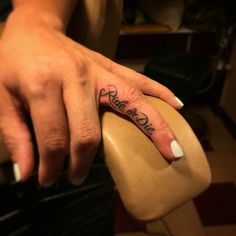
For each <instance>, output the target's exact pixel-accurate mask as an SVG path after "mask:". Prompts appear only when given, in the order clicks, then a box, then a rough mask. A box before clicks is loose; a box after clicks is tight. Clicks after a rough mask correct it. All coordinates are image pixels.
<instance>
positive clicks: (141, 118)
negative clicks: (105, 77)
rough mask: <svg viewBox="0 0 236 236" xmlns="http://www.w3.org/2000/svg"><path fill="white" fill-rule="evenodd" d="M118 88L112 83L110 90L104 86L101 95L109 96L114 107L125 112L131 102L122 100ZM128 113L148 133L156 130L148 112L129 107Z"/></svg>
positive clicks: (109, 86)
mask: <svg viewBox="0 0 236 236" xmlns="http://www.w3.org/2000/svg"><path fill="white" fill-rule="evenodd" d="M117 94H118V90H117V88H116V86H114V85H112V84H110V85H108V91H106V89H104V88H102V89H101V90H100V97H105V96H108V99H109V103H110V105H111V106H112V107H113V108H116V109H119V110H120V111H122V112H124V110H125V108H126V105H127V104H128V103H129V102H128V101H126V100H124V101H122V100H120V99H119V97H118V96H117ZM126 114H127V115H128V116H130V118H132V120H133V121H134V122H135V123H136V124H137V125H138V126H139V127H140V128H142V129H144V130H145V131H146V133H147V134H149V135H152V134H153V132H154V131H155V128H153V127H152V124H151V123H149V118H148V116H147V115H146V114H144V113H142V112H138V111H137V108H133V109H129V110H127V111H126Z"/></svg>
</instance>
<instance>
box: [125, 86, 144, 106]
mask: <svg viewBox="0 0 236 236" xmlns="http://www.w3.org/2000/svg"><path fill="white" fill-rule="evenodd" d="M128 98H129V101H130V102H131V103H132V104H136V103H139V102H141V101H143V99H144V97H143V94H142V92H141V91H140V90H139V89H137V88H129V90H128Z"/></svg>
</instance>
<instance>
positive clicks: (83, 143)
mask: <svg viewBox="0 0 236 236" xmlns="http://www.w3.org/2000/svg"><path fill="white" fill-rule="evenodd" d="M100 140H101V132H100V130H99V128H98V127H96V126H95V125H94V124H91V122H83V124H81V128H80V129H79V130H78V135H77V138H76V139H74V145H73V146H74V147H77V148H79V149H84V148H93V147H96V146H97V145H98V144H99V143H100Z"/></svg>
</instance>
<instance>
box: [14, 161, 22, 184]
mask: <svg viewBox="0 0 236 236" xmlns="http://www.w3.org/2000/svg"><path fill="white" fill-rule="evenodd" d="M13 172H14V176H15V180H16V182H19V181H20V180H21V173H20V167H19V165H18V164H17V163H16V162H15V163H14V164H13Z"/></svg>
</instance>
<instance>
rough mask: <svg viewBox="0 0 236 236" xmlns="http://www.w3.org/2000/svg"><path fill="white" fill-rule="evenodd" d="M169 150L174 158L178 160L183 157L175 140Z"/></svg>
mask: <svg viewBox="0 0 236 236" xmlns="http://www.w3.org/2000/svg"><path fill="white" fill-rule="evenodd" d="M170 148H171V151H172V153H173V155H174V157H176V158H180V157H182V156H183V155H184V152H183V150H182V148H181V147H180V145H179V143H178V142H177V141H176V140H174V141H172V142H171V143H170Z"/></svg>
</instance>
